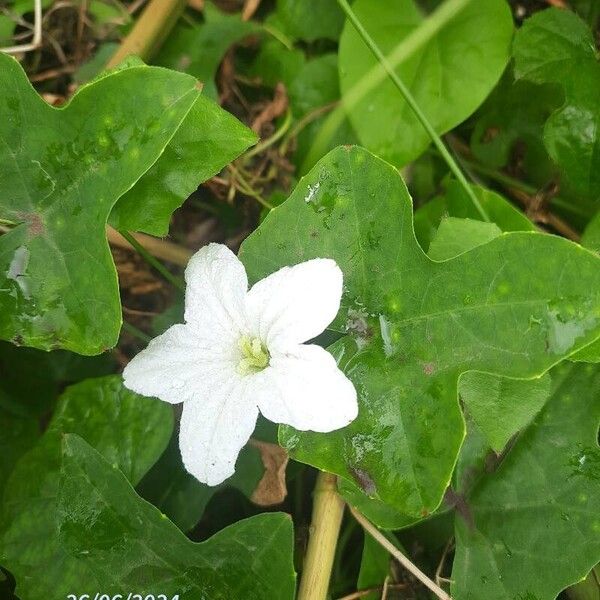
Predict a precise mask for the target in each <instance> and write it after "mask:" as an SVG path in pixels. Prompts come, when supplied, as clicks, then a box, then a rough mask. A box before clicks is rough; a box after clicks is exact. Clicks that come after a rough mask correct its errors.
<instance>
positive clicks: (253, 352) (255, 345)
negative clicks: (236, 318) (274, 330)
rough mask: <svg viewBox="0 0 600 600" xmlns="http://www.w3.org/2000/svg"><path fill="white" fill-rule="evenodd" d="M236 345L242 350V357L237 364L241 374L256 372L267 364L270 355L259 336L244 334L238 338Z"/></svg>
mask: <svg viewBox="0 0 600 600" xmlns="http://www.w3.org/2000/svg"><path fill="white" fill-rule="evenodd" d="M238 345H239V348H240V350H241V351H242V359H241V360H240V363H239V365H238V371H239V372H240V373H241V374H242V375H249V374H251V373H258V372H259V371H262V370H263V369H265V368H266V367H267V366H268V365H269V360H270V358H271V356H270V355H269V351H268V350H267V348H266V347H265V346H264V345H263V344H262V342H261V341H260V338H257V337H255V338H250V337H249V336H247V335H244V336H242V337H241V338H240V341H239V342H238Z"/></svg>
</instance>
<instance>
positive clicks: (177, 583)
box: [1, 435, 294, 600]
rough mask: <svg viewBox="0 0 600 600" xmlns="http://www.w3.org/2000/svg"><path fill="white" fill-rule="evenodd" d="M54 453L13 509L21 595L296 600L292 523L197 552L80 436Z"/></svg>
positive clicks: (255, 522)
mask: <svg viewBox="0 0 600 600" xmlns="http://www.w3.org/2000/svg"><path fill="white" fill-rule="evenodd" d="M48 450H49V451H50V450H51V451H52V454H53V456H52V464H51V465H48V467H49V468H47V469H40V470H39V471H37V472H36V473H35V475H36V479H35V480H33V481H29V482H26V481H25V479H24V476H25V475H27V472H24V471H21V473H20V477H19V479H18V480H17V481H18V482H19V483H20V484H21V485H20V486H19V489H17V490H14V491H13V493H12V494H11V495H8V496H7V499H6V502H5V509H4V514H3V529H4V534H3V539H2V545H1V547H2V554H3V556H2V558H1V560H2V561H3V562H4V563H5V564H6V565H7V566H8V568H9V569H10V570H11V571H12V572H13V574H14V575H15V576H16V579H17V590H16V592H17V594H19V595H20V596H21V597H26V598H28V600H46V599H47V598H50V597H53V598H54V597H56V598H58V597H66V595H67V594H68V593H71V592H73V590H77V593H78V594H83V593H88V594H91V595H92V597H93V594H94V593H95V592H97V591H98V590H99V589H102V591H103V592H104V593H107V594H111V595H112V594H115V593H123V592H124V590H128V589H129V590H135V592H136V593H140V594H142V595H143V596H145V595H146V594H154V595H156V594H166V595H168V596H169V597H171V596H172V595H174V594H181V596H182V597H185V598H189V599H190V600H193V599H198V600H200V599H201V598H207V597H210V598H211V600H220V599H223V600H225V599H227V600H229V599H230V598H248V599H249V600H252V599H256V600H259V599H260V600H262V599H263V598H273V599H274V600H275V599H281V600H288V599H289V600H291V599H292V598H293V595H294V572H293V566H292V523H291V520H290V519H289V517H287V516H286V515H283V514H265V515H259V516H257V517H254V518H252V519H247V520H245V521H240V522H238V523H236V524H235V525H233V526H231V527H229V528H227V529H225V530H223V531H221V532H219V533H218V534H217V535H215V536H213V537H212V538H210V539H209V540H207V541H206V542H204V543H202V544H194V543H192V542H190V541H189V540H188V539H187V538H186V537H185V536H184V535H183V534H182V533H181V532H180V531H179V530H178V529H177V527H175V525H173V524H172V523H171V522H170V521H168V520H167V519H166V518H165V517H164V516H163V515H162V514H161V513H160V512H159V511H158V510H157V509H156V508H154V507H153V506H151V505H150V504H148V503H147V502H145V501H144V500H142V499H141V498H140V497H139V496H137V495H136V494H135V492H134V490H133V489H132V488H131V485H130V484H129V482H128V481H127V479H126V478H125V477H124V475H123V474H122V473H120V472H119V471H118V470H117V469H115V468H112V467H111V465H110V464H109V463H108V462H107V461H106V460H105V459H104V458H103V457H102V456H101V455H100V454H99V453H98V452H96V451H95V450H94V449H93V448H91V447H90V446H89V445H88V444H87V443H86V442H85V441H84V440H82V439H81V438H79V437H78V436H77V435H66V436H63V437H62V438H61V439H58V438H55V443H54V445H53V446H52V447H51V448H49V449H48ZM47 460H48V458H46V461H47ZM41 461H42V464H44V458H43V457H42V459H41ZM48 504H51V505H53V510H51V511H48V510H47V509H46V511H45V512H44V515H43V517H45V518H40V516H39V515H38V514H36V513H35V512H33V511H34V510H35V508H36V506H39V507H40V508H41V507H44V506H46V505H48ZM34 522H37V523H38V524H39V525H40V527H39V528H38V529H35V530H33V529H32V524H33V523H34ZM42 527H43V529H42ZM42 532H43V533H44V535H43V537H42V536H40V535H39V534H41V533H42Z"/></svg>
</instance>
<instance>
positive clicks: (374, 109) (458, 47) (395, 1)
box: [340, 0, 513, 166]
mask: <svg viewBox="0 0 600 600" xmlns="http://www.w3.org/2000/svg"><path fill="white" fill-rule="evenodd" d="M353 10H354V11H355V13H356V15H357V16H358V18H359V19H360V20H361V22H362V23H363V25H364V26H365V28H366V29H367V31H368V32H369V33H370V34H371V36H372V37H373V39H374V40H375V41H376V42H377V44H378V45H379V47H380V48H381V49H382V51H383V52H384V54H386V55H388V56H390V57H391V59H392V64H393V66H394V67H395V68H396V72H397V73H398V75H399V76H400V77H401V78H402V80H403V81H404V83H405V84H406V85H407V86H408V87H409V89H410V91H411V92H412V94H413V96H414V97H415V100H416V101H417V104H418V105H419V106H420V107H421V109H422V110H423V112H424V113H425V115H426V116H427V118H428V119H429V121H430V122H431V123H432V125H433V126H434V127H435V129H436V131H437V132H438V133H444V132H446V131H448V130H450V129H452V128H453V127H454V126H456V125H458V124H459V123H461V122H462V121H464V120H465V119H466V118H467V117H468V116H469V115H471V114H472V113H473V111H475V109H476V108H477V107H478V106H479V105H480V104H481V102H482V101H483V100H484V99H485V98H486V96H487V95H488V94H489V93H490V91H491V90H492V88H493V87H494V85H495V84H496V82H497V81H498V79H499V78H500V76H501V75H502V71H503V70H504V67H505V66H506V63H507V62H508V59H509V57H510V43H511V39H512V35H513V21H512V16H511V11H510V8H509V6H508V4H507V3H506V2H505V0H477V1H472V0H466V1H465V2H462V5H461V6H460V8H459V9H458V10H456V11H455V12H454V13H453V14H452V16H451V17H450V18H449V19H447V20H446V21H445V22H443V24H442V26H441V28H440V27H438V28H435V27H431V28H429V29H428V30H427V33H424V34H423V35H420V36H419V41H417V38H411V42H410V43H409V42H408V41H407V40H408V39H409V38H410V36H411V34H414V33H415V31H416V30H417V29H418V28H419V27H420V26H421V24H422V23H423V19H424V17H423V15H422V14H421V11H420V9H419V8H418V6H417V3H416V2H414V1H413V0H357V1H356V2H355V3H354V4H353ZM398 48H403V49H404V51H402V52H400V51H399V50H398ZM396 55H397V56H398V59H396V60H394V58H395V56H396ZM373 70H375V71H373ZM372 72H381V73H385V72H384V71H383V68H382V67H381V66H380V65H379V64H378V63H377V61H376V60H375V58H374V57H373V56H372V54H371V52H370V50H369V49H368V48H367V46H366V45H365V44H364V42H363V41H362V39H361V38H360V36H359V35H358V33H356V31H355V30H354V28H353V27H352V25H351V23H349V22H348V21H347V22H346V25H345V27H344V31H343V33H342V36H341V39H340V85H341V89H342V98H344V96H347V95H350V94H351V92H350V90H351V89H353V88H354V86H355V85H356V82H358V81H361V80H362V79H363V78H364V77H365V76H366V77H367V80H366V81H367V82H368V80H369V79H371V77H372V76H373V75H372V74H370V73H372ZM367 74H369V75H367ZM360 85H363V86H364V85H365V84H364V83H361V84H360ZM442 90H443V92H442ZM354 93H355V92H352V94H354ZM347 108H348V117H349V119H350V121H351V123H352V125H353V127H354V129H355V130H356V133H357V135H358V138H359V140H360V142H361V143H362V144H363V145H365V146H366V147H367V148H369V149H370V150H372V151H373V152H375V153H377V154H378V155H380V156H382V157H383V158H385V159H386V160H389V161H390V162H392V163H393V164H395V165H397V166H401V165H404V164H406V163H408V162H410V161H411V160H412V159H414V158H416V157H417V156H418V155H419V154H421V153H422V152H423V150H425V148H427V146H428V145H429V143H430V137H429V135H428V134H427V132H426V131H425V129H423V126H422V125H421V124H420V122H419V121H418V119H417V118H416V117H415V115H414V113H413V112H412V110H411V109H410V108H409V107H408V105H407V104H406V102H405V101H404V100H403V98H402V96H401V94H400V92H399V91H398V90H397V89H396V87H395V86H394V85H393V84H392V83H391V82H390V81H389V80H388V79H387V77H386V76H385V75H383V76H382V77H381V81H380V83H378V85H376V86H372V89H371V88H370V89H369V93H368V94H363V96H362V97H361V99H360V100H359V101H358V102H354V101H353V102H352V105H351V106H348V107H347ZM382 115H385V118H384V119H382V118H381V116H382Z"/></svg>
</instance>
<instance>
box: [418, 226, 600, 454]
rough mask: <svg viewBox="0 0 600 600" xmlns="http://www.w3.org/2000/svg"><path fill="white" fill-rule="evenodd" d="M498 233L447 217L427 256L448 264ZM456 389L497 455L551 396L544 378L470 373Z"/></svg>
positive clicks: (496, 227)
mask: <svg viewBox="0 0 600 600" xmlns="http://www.w3.org/2000/svg"><path fill="white" fill-rule="evenodd" d="M500 233H501V231H500V228H499V227H498V226H497V225H495V224H494V223H484V222H482V221H475V220H472V219H457V218H455V217H447V218H446V219H443V220H442V222H441V223H440V226H439V228H438V230H437V232H436V235H435V236H434V238H433V240H432V241H431V245H430V246H429V252H428V253H427V255H428V256H429V258H432V259H434V260H447V259H449V258H453V257H454V256H457V255H458V254H460V253H461V252H465V251H467V250H470V249H471V248H475V247H476V246H479V245H480V244H482V243H485V242H487V241H490V240H491V239H493V238H495V237H497V236H498V235H500ZM596 343H597V342H594V343H593V344H590V346H594V345H595V344H596ZM590 346H587V347H586V348H584V351H585V350H587V348H589V347H590ZM458 389H459V394H460V398H461V400H462V402H463V403H464V405H465V406H466V408H467V411H468V412H469V414H470V416H471V417H472V419H473V421H474V423H475V424H476V426H477V427H478V428H479V429H480V430H481V432H482V433H483V434H484V436H485V439H486V441H487V443H488V444H489V446H491V447H492V448H493V449H494V450H495V451H496V452H500V451H501V450H502V449H503V448H504V446H505V445H506V443H507V442H508V441H509V439H510V438H511V437H512V436H513V435H514V434H515V433H517V431H519V430H520V429H522V428H523V427H525V426H526V425H528V424H529V423H530V422H531V420H532V419H533V417H534V416H535V415H536V414H537V413H538V412H539V410H540V409H541V408H542V406H544V403H545V402H546V400H547V399H548V398H549V396H550V378H549V377H548V376H547V375H546V376H543V377H541V378H538V379H530V380H528V379H507V378H505V377H498V376H496V375H490V374H489V373H477V372H474V371H471V372H469V373H465V374H464V375H462V376H461V378H460V381H459V388H458Z"/></svg>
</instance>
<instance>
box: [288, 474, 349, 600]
mask: <svg viewBox="0 0 600 600" xmlns="http://www.w3.org/2000/svg"><path fill="white" fill-rule="evenodd" d="M343 515H344V501H343V500H342V498H341V497H340V495H339V494H338V493H337V477H336V476H335V475H333V474H331V473H326V472H324V471H323V472H321V473H319V475H318V476H317V483H316V485H315V491H314V499H313V512H312V522H311V524H310V536H309V540H308V548H307V550H306V555H305V557H304V567H303V569H302V577H301V579H300V589H299V590H298V597H297V600H325V599H326V598H327V590H328V589H329V579H330V577H331V569H332V567H333V559H334V556H335V547H336V545H337V539H338V536H339V533H340V527H341V524H342V517H343Z"/></svg>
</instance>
